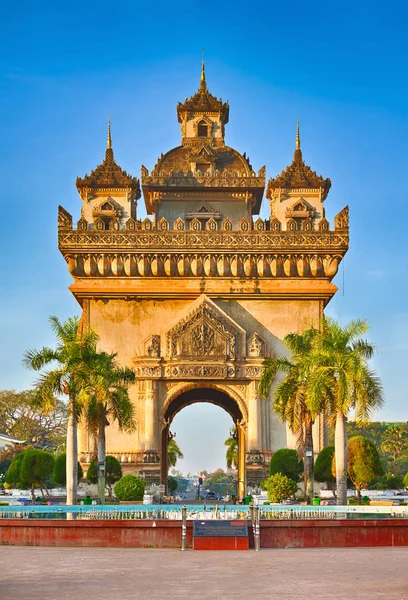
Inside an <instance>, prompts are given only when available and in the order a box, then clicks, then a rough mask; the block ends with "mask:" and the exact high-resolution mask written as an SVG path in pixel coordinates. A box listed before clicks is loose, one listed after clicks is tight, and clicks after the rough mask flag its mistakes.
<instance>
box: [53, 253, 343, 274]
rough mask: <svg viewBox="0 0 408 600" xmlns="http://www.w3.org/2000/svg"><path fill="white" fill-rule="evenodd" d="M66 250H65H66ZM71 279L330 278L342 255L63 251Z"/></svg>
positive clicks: (335, 270) (334, 272)
mask: <svg viewBox="0 0 408 600" xmlns="http://www.w3.org/2000/svg"><path fill="white" fill-rule="evenodd" d="M67 250H68V249H67ZM64 255H65V259H66V261H67V263H68V270H69V272H70V273H71V275H72V276H73V277H123V278H126V277H200V278H202V277H229V278H231V277H239V278H249V279H250V278H253V277H259V278H275V277H279V278H288V277H291V278H293V277H307V278H316V277H317V278H318V277H326V278H330V279H331V278H332V277H334V275H335V274H336V273H337V269H338V265H339V263H340V261H341V259H342V256H343V252H342V251H337V252H336V253H333V254H328V253H325V254H318V253H306V252H302V253H283V252H279V253H275V254H269V253H265V254H264V253H255V252H248V251H244V252H240V253H238V252H223V253H219V252H205V253H196V252H185V253H179V252H153V253H149V252H137V251H136V252H135V251H134V252H129V251H128V252H109V253H108V252H106V253H105V252H97V251H96V252H93V253H91V252H89V249H88V251H85V252H79V251H77V252H75V253H71V252H70V251H69V250H68V251H66V252H64Z"/></svg>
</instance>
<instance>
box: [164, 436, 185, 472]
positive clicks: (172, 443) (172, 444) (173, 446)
mask: <svg viewBox="0 0 408 600" xmlns="http://www.w3.org/2000/svg"><path fill="white" fill-rule="evenodd" d="M179 458H180V459H182V458H184V455H183V453H182V451H181V450H180V448H179V445H178V444H177V442H176V440H175V439H174V438H173V439H171V440H169V443H168V444H167V463H168V465H169V467H175V466H176V463H177V460H178V459H179Z"/></svg>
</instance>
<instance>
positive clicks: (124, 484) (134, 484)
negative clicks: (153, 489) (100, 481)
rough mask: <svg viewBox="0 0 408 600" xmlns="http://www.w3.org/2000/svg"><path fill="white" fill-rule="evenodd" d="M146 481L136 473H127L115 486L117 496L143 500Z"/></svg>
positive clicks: (137, 500)
mask: <svg viewBox="0 0 408 600" xmlns="http://www.w3.org/2000/svg"><path fill="white" fill-rule="evenodd" d="M145 487H146V482H145V481H144V480H143V479H140V478H139V477H136V476H135V475H125V476H124V477H122V479H119V481H118V482H117V484H116V485H115V487H114V492H115V496H116V498H117V499H118V500H122V501H125V500H127V501H132V500H133V501H135V502H139V501H140V500H143V494H144V491H145Z"/></svg>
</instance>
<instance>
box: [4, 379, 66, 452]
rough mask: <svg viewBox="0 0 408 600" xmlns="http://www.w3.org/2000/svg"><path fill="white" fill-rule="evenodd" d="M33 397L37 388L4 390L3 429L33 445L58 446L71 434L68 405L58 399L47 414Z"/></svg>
mask: <svg viewBox="0 0 408 600" xmlns="http://www.w3.org/2000/svg"><path fill="white" fill-rule="evenodd" d="M33 398H34V392H33V391H23V392H15V391H13V390H0V431H2V432H3V433H7V434H8V435H11V436H12V437H14V438H16V439H18V440H21V441H23V442H24V443H25V444H26V445H30V446H31V447H32V448H39V449H46V448H58V446H61V445H63V444H64V443H65V438H66V435H67V418H68V411H67V406H66V404H65V402H62V400H58V399H56V402H55V406H54V408H53V409H52V411H51V412H49V413H47V414H44V412H43V411H41V410H40V409H39V408H38V407H36V406H35V405H34V404H33Z"/></svg>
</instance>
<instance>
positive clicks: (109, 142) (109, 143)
mask: <svg viewBox="0 0 408 600" xmlns="http://www.w3.org/2000/svg"><path fill="white" fill-rule="evenodd" d="M106 147H107V148H112V138H111V129H110V115H108V139H107V140H106Z"/></svg>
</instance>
